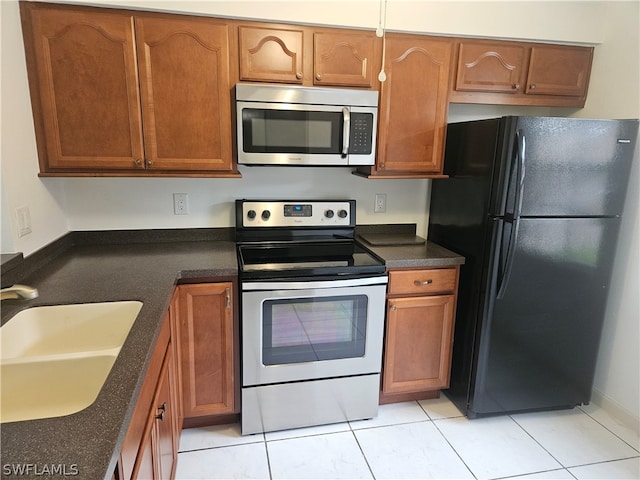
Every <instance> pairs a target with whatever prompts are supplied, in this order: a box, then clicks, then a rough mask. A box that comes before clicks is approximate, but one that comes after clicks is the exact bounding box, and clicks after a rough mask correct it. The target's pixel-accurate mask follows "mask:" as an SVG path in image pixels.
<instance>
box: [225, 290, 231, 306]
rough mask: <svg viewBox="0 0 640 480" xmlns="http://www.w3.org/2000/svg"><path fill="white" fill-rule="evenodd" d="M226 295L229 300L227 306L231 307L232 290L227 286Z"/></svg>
mask: <svg viewBox="0 0 640 480" xmlns="http://www.w3.org/2000/svg"><path fill="white" fill-rule="evenodd" d="M225 296H226V300H227V308H230V307H231V290H230V289H228V288H226V289H225Z"/></svg>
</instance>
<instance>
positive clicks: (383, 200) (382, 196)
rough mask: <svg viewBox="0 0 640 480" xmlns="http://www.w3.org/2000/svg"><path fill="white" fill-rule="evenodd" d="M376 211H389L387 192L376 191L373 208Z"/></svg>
mask: <svg viewBox="0 0 640 480" xmlns="http://www.w3.org/2000/svg"><path fill="white" fill-rule="evenodd" d="M373 211H374V212H375V213H384V212H386V211H387V194H386V193H376V203H375V206H374V208H373Z"/></svg>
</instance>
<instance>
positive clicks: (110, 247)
mask: <svg viewBox="0 0 640 480" xmlns="http://www.w3.org/2000/svg"><path fill="white" fill-rule="evenodd" d="M414 231H415V230H414ZM167 232H168V231H138V232H123V233H122V234H118V233H117V232H71V233H70V234H68V235H67V236H66V237H63V239H61V240H58V241H56V242H54V244H52V245H51V246H48V247H45V248H44V249H43V250H42V251H40V252H36V253H35V254H33V255H32V256H30V257H27V258H26V259H25V260H24V261H23V260H22V259H18V261H16V260H14V259H13V258H12V259H11V265H10V267H9V268H5V265H3V272H2V277H3V278H2V284H3V286H6V285H8V284H11V283H17V282H20V283H25V284H27V285H30V286H33V287H36V288H37V289H38V291H39V293H40V296H39V297H38V298H36V299H34V300H29V301H18V300H5V301H3V302H2V315H1V318H2V324H4V323H5V322H6V321H8V320H9V319H10V318H11V317H12V316H13V315H15V313H17V312H18V311H19V310H22V309H24V308H27V307H33V306H38V305H54V304H69V303H91V302H105V301H119V300H140V301H142V302H143V306H142V310H141V311H140V313H139V315H138V317H137V319H136V321H135V323H134V325H133V327H132V328H131V331H130V333H129V335H128V337H127V339H126V341H125V343H124V345H123V347H122V350H121V352H120V355H119V356H118V359H117V360H116V362H115V364H114V366H113V368H112V370H111V372H110V374H109V376H108V378H107V380H106V382H105V384H104V386H103V388H102V390H101V391H100V393H99V395H98V398H97V399H96V401H95V402H94V403H93V404H92V405H91V406H89V407H88V408H86V409H84V410H82V411H80V412H78V413H75V414H72V415H67V416H64V417H58V418H47V419H41V420H31V421H24V422H14V423H5V424H2V426H1V440H2V478H61V477H62V476H61V475H51V476H48V475H41V473H42V471H43V469H46V468H53V467H57V468H63V467H66V470H67V472H75V470H76V469H77V475H76V476H75V478H83V479H85V478H86V479H101V478H105V479H110V478H111V475H112V472H113V470H114V468H115V466H116V462H117V460H118V455H119V452H120V448H121V445H122V441H123V439H124V435H125V433H126V430H127V428H128V425H129V422H130V418H131V415H132V412H133V406H134V405H135V402H136V401H137V397H138V394H139V390H140V387H141V386H142V383H143V380H144V376H145V373H146V370H147V367H148V364H149V360H150V356H151V353H152V352H153V348H154V346H155V343H156V340H157V336H158V334H159V329H160V326H161V323H162V320H163V318H164V316H165V314H166V312H167V308H168V306H169V302H170V300H171V294H172V292H173V289H174V287H175V285H176V284H177V283H179V282H181V281H188V280H189V279H192V280H196V279H197V280H198V281H216V280H224V279H226V280H228V279H230V278H233V277H235V276H236V275H237V262H236V251H235V244H234V242H233V241H232V235H233V232H232V230H231V229H199V230H196V231H181V232H175V231H173V232H168V233H167ZM194 232H195V233H194ZM367 247H368V248H370V249H371V250H373V251H374V252H375V253H377V254H378V255H379V256H381V257H382V258H383V259H385V261H386V263H387V266H388V267H390V268H399V267H430V266H446V265H455V264H460V263H464V258H462V257H460V256H458V255H456V254H454V253H452V252H450V251H448V250H446V249H444V248H442V247H439V246H438V245H435V244H433V243H430V242H427V243H426V244H423V245H411V246H407V245H403V246H384V247H372V246H369V245H368V246H367ZM21 262H23V263H21ZM46 393H47V392H42V394H43V395H46ZM28 465H31V466H32V467H31V468H32V470H31V474H29V475H14V474H12V473H11V472H12V469H14V468H24V467H25V466H28ZM52 466H53V467H52ZM59 466H63V467H59ZM34 469H37V471H38V472H40V474H35V473H34Z"/></svg>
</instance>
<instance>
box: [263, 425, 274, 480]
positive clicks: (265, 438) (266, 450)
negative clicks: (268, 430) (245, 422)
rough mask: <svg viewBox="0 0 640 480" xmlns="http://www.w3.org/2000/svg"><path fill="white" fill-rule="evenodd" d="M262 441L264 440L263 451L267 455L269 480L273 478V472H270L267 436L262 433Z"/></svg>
mask: <svg viewBox="0 0 640 480" xmlns="http://www.w3.org/2000/svg"><path fill="white" fill-rule="evenodd" d="M262 439H263V440H262V441H263V442H264V451H265V454H266V455H267V469H268V470H269V480H273V473H272V472H271V458H270V457H269V444H268V442H267V436H266V435H265V434H264V432H263V433H262Z"/></svg>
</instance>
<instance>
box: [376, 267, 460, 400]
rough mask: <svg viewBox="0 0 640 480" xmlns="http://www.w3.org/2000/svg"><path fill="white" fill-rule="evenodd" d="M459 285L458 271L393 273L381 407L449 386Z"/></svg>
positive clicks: (452, 269) (433, 270)
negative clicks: (383, 404)
mask: <svg viewBox="0 0 640 480" xmlns="http://www.w3.org/2000/svg"><path fill="white" fill-rule="evenodd" d="M457 284H458V267H454V268H445V269H428V270H396V271H394V270H392V271H390V272H389V295H388V300H387V321H386V334H385V352H384V362H383V372H382V392H381V396H380V400H381V403H391V402H394V401H404V400H408V399H410V398H429V397H436V396H438V394H439V390H440V389H442V388H447V387H448V386H449V374H450V368H451V351H452V346H453V324H454V319H455V305H456V293H457Z"/></svg>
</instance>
